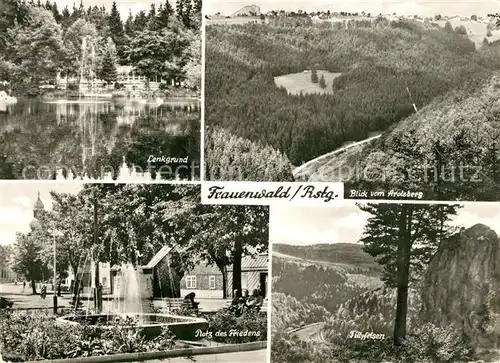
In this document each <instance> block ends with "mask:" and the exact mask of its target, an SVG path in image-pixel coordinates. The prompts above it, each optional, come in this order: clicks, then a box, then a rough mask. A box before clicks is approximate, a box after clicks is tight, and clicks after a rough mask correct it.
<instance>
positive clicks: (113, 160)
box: [0, 102, 200, 179]
mask: <svg viewBox="0 0 500 363" xmlns="http://www.w3.org/2000/svg"><path fill="white" fill-rule="evenodd" d="M193 111H194V112H193ZM199 119H200V116H199V105H198V104H189V103H184V104H167V105H148V104H139V103H137V104H130V103H123V104H120V103H112V102H103V103H96V104H90V103H89V104H81V103H80V104H71V103H65V104H47V103H46V104H44V103H36V102H30V103H26V104H22V105H19V106H18V107H16V108H14V109H9V113H8V114H0V177H1V178H3V179H13V178H14V179H16V178H23V177H28V178H37V176H36V175H35V169H36V168H39V167H41V166H45V167H47V170H46V171H45V173H44V174H45V175H44V176H42V177H43V178H55V174H56V169H57V167H58V166H64V167H65V168H72V169H73V171H74V172H75V174H79V173H81V172H82V171H83V170H85V171H86V172H87V174H88V176H89V177H94V178H100V177H102V173H101V172H102V170H103V168H105V167H106V168H108V169H109V168H110V167H111V168H112V169H113V170H115V171H117V170H118V169H119V167H120V165H121V163H122V160H123V157H124V156H125V158H126V160H127V162H128V163H129V164H133V165H136V166H138V167H140V168H141V169H142V170H146V169H147V168H148V157H149V155H154V156H162V155H163V156H165V157H186V156H187V157H188V160H189V165H187V166H186V167H187V168H184V169H181V170H179V174H180V175H179V177H181V178H186V179H190V178H192V164H191V163H192V162H194V163H196V165H199V149H200V142H199V141H200V140H199V139H200V135H199V130H200V124H199ZM1 156H3V157H1ZM28 166H29V167H30V173H28V174H29V175H24V176H23V169H24V168H26V167H28ZM177 166H178V165H175V164H171V165H170V168H171V169H175V168H176V167H177ZM152 167H153V168H156V169H157V168H158V167H160V165H152ZM49 169H50V170H49ZM198 173H199V170H196V175H197V174H198ZM31 174H33V175H31ZM154 174H155V173H154V171H153V175H154ZM39 177H40V176H39ZM163 177H164V178H165V176H163ZM172 177H173V176H171V177H170V178H172ZM166 178H168V176H167V177H166Z"/></svg>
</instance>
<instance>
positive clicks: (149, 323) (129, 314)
mask: <svg viewBox="0 0 500 363" xmlns="http://www.w3.org/2000/svg"><path fill="white" fill-rule="evenodd" d="M115 271H116V275H115V276H114V278H113V279H112V281H113V282H112V286H113V287H112V290H113V298H112V301H111V302H110V304H108V311H107V312H105V313H102V314H93V313H90V312H89V310H87V311H86V314H84V315H69V316H64V317H61V318H58V321H59V322H62V323H67V324H88V325H90V326H94V327H97V328H101V329H110V328H112V327H113V326H114V324H116V323H117V322H120V321H124V320H126V319H132V320H133V321H134V324H133V325H131V326H127V328H128V329H141V330H142V332H143V334H144V335H145V336H146V337H149V338H153V337H155V336H158V335H159V334H161V332H162V329H163V328H165V327H167V328H168V329H169V330H170V331H171V332H172V333H173V334H174V335H175V336H176V337H178V338H179V339H185V340H197V339H199V338H198V337H196V331H197V330H198V329H201V330H203V331H204V330H206V329H207V327H208V322H207V320H205V319H203V318H198V317H191V316H180V315H173V314H160V313H155V312H153V308H152V302H151V297H152V296H153V294H152V289H153V283H152V282H153V274H152V270H151V269H148V268H144V267H139V268H134V266H133V265H132V264H124V265H122V266H120V267H119V268H115Z"/></svg>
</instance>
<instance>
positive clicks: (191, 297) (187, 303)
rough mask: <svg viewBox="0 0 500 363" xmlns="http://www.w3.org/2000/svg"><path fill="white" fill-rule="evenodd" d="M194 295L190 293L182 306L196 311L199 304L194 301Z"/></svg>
mask: <svg viewBox="0 0 500 363" xmlns="http://www.w3.org/2000/svg"><path fill="white" fill-rule="evenodd" d="M195 297H196V294H195V293H194V292H191V293H189V294H187V295H186V296H185V297H184V306H185V307H186V308H188V309H189V310H198V305H200V303H199V302H196V301H194V298H195Z"/></svg>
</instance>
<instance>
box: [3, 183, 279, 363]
mask: <svg viewBox="0 0 500 363" xmlns="http://www.w3.org/2000/svg"><path fill="white" fill-rule="evenodd" d="M0 227H1V228H0V321H1V324H0V361H1V362H35V361H36V362H44V361H47V362H49V361H50V362H53V361H57V362H60V363H75V362H89V363H98V362H139V361H141V362H144V361H148V362H152V363H159V362H170V363H183V362H186V363H187V362H201V363H208V362H214V363H215V362H218V363H219V362H227V363H235V362H255V363H265V362H266V360H267V356H268V354H267V353H268V351H267V336H268V335H267V331H268V315H267V311H268V304H269V302H270V300H269V298H268V294H269V291H270V289H269V284H268V275H269V271H268V265H269V258H268V245H269V207H263V206H243V205H238V206H214V205H202V204H201V202H200V186H199V185H197V184H109V183H108V184H96V183H94V184H89V183H87V184H78V183H75V182H74V183H67V182H65V183H53V182H52V183H48V182H36V183H19V182H4V183H1V184H0Z"/></svg>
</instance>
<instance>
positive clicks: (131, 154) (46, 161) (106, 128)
mask: <svg viewBox="0 0 500 363" xmlns="http://www.w3.org/2000/svg"><path fill="white" fill-rule="evenodd" d="M201 8H202V2H201V0H178V1H177V2H173V1H170V2H169V0H165V1H163V0H140V1H130V0H126V1H113V0H76V1H73V0H71V1H70V0H48V1H45V0H43V1H40V0H38V1H37V0H2V1H1V3H0V179H45V180H47V179H50V180H54V179H55V180H72V181H74V180H118V181H122V182H130V181H136V182H141V181H155V180H199V179H200V138H201V135H200V129H201V73H202V67H201V52H202V51H201V44H202V31H201V22H202V19H201V17H202V15H201Z"/></svg>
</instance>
